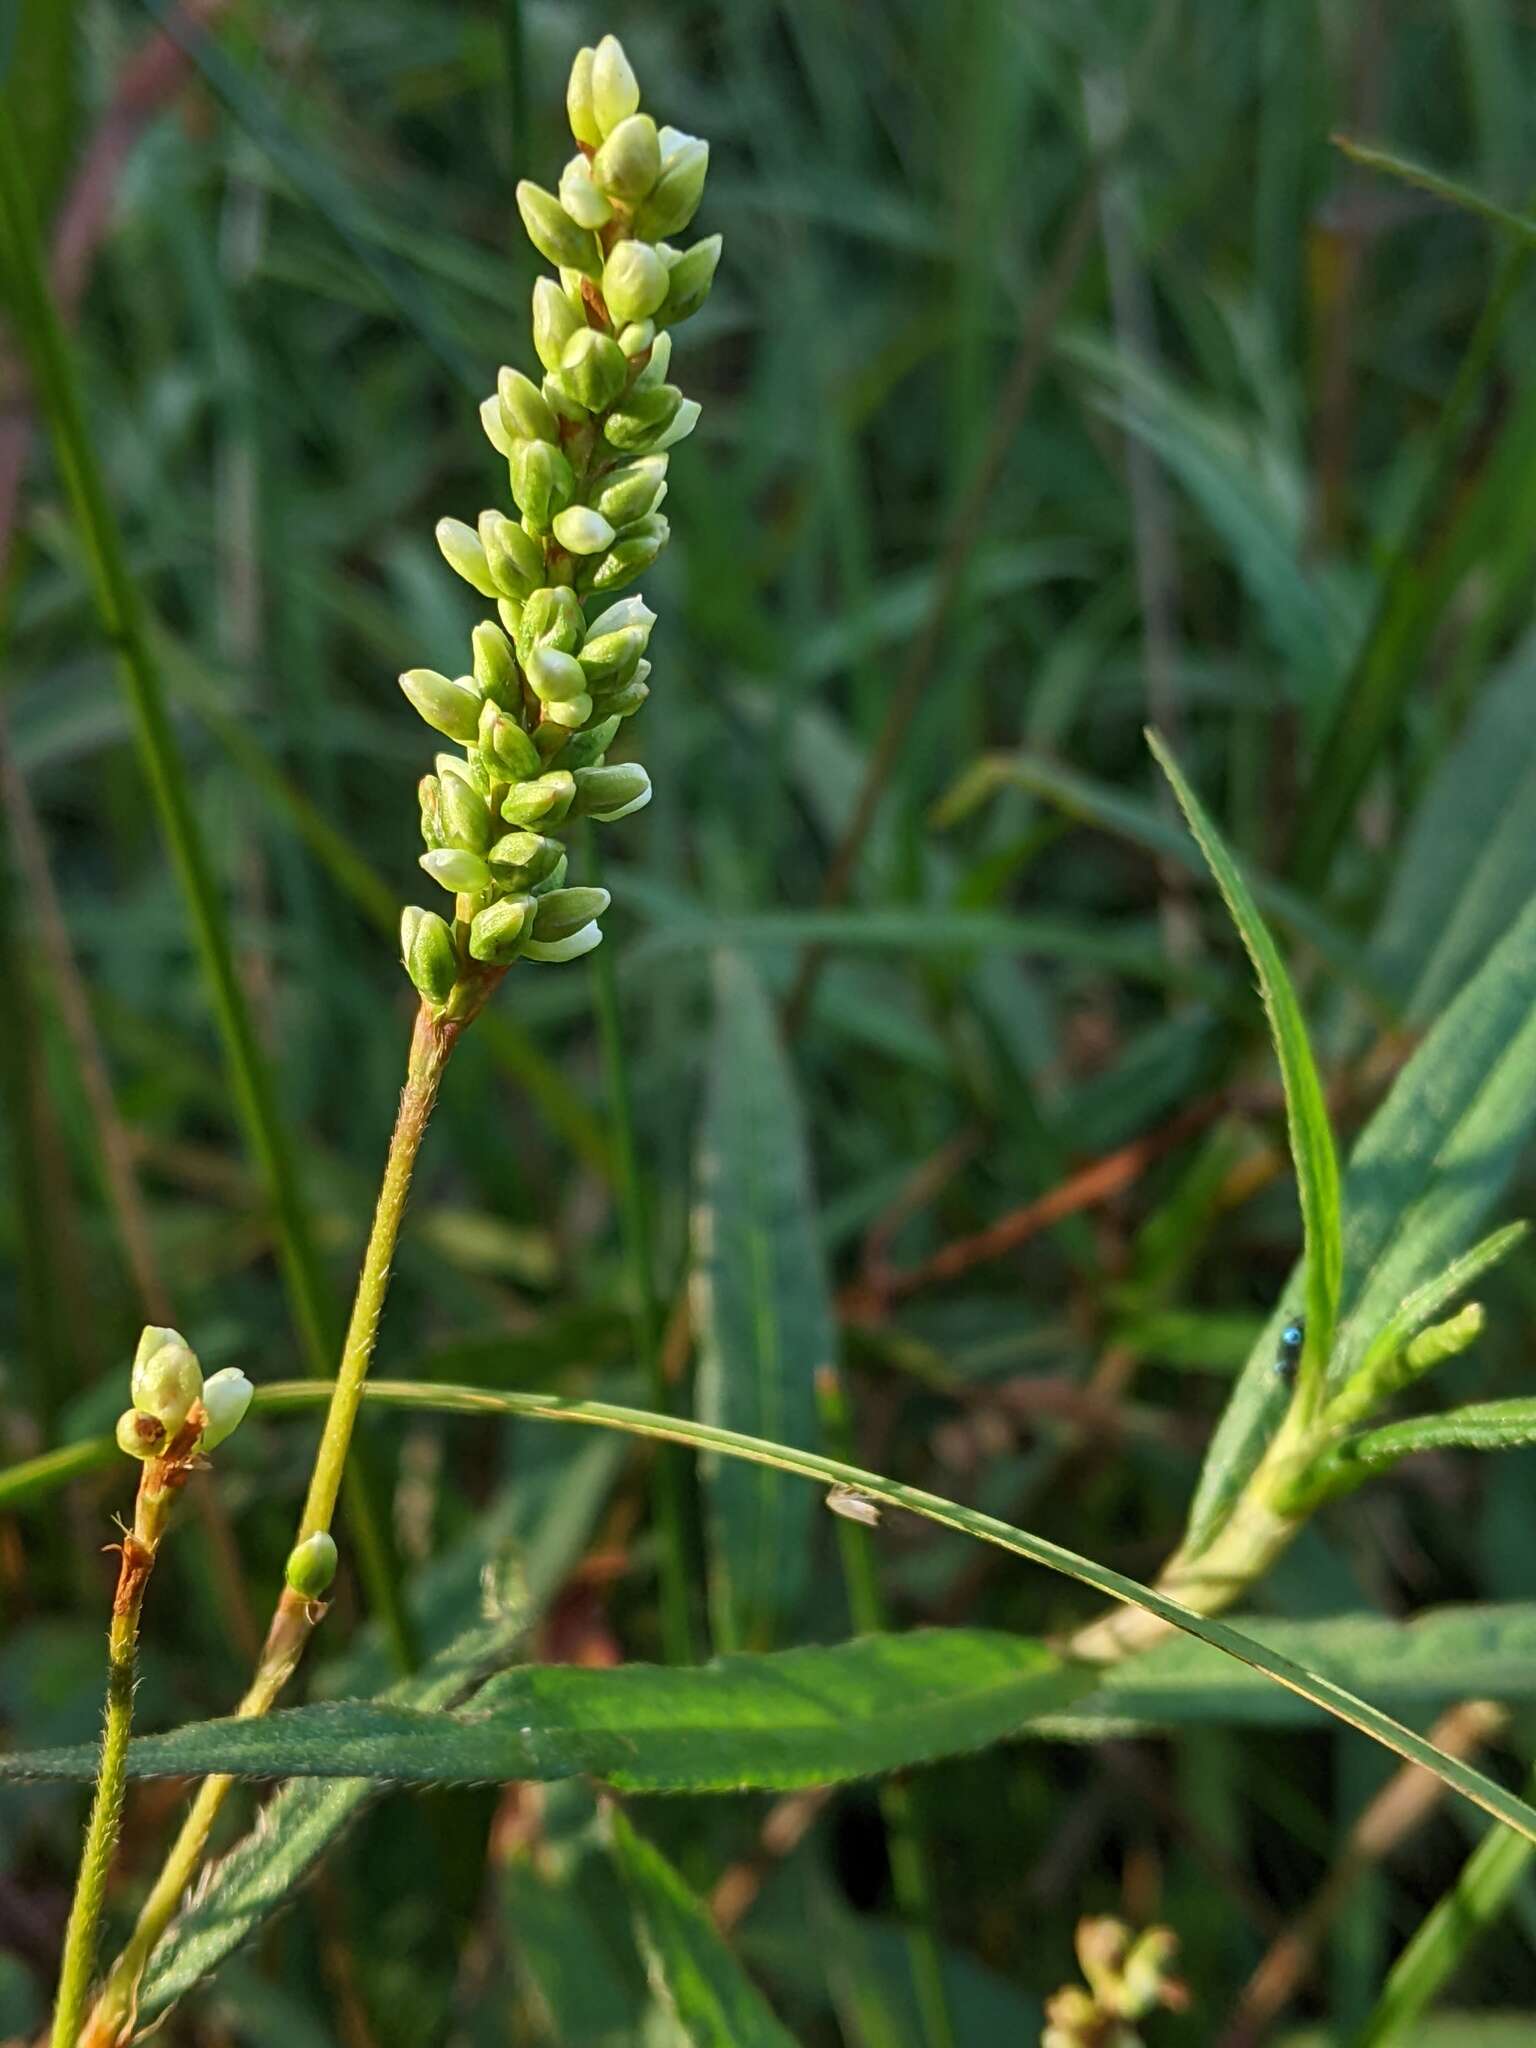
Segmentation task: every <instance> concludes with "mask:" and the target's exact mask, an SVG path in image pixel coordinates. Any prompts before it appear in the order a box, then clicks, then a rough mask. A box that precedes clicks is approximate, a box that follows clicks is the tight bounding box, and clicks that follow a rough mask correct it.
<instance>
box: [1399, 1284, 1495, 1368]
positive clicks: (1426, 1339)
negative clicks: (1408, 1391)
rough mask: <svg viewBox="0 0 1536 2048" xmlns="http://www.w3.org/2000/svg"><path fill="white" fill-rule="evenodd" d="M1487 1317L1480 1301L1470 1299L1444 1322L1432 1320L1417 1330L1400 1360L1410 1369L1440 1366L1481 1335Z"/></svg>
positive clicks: (1473, 1342)
mask: <svg viewBox="0 0 1536 2048" xmlns="http://www.w3.org/2000/svg"><path fill="white" fill-rule="evenodd" d="M1486 1320H1487V1317H1486V1315H1485V1312H1484V1309H1483V1304H1482V1303H1481V1302H1480V1301H1469V1302H1468V1303H1467V1305H1466V1307H1465V1308H1463V1309H1458V1311H1457V1312H1456V1314H1455V1315H1453V1316H1451V1317H1449V1318H1448V1319H1447V1320H1446V1321H1445V1322H1443V1323H1431V1324H1430V1326H1429V1328H1428V1329H1427V1330H1420V1332H1419V1334H1418V1335H1417V1337H1415V1338H1414V1340H1413V1342H1412V1343H1411V1344H1410V1345H1409V1346H1408V1348H1407V1350H1406V1351H1405V1352H1404V1353H1403V1363H1404V1364H1405V1365H1406V1366H1407V1367H1408V1370H1409V1371H1410V1372H1415V1373H1419V1372H1428V1371H1430V1369H1431V1368H1432V1367H1434V1366H1437V1365H1441V1364H1443V1363H1444V1361H1445V1360H1446V1359H1447V1358H1454V1357H1455V1356H1456V1355H1457V1353H1458V1352H1461V1351H1465V1350H1466V1349H1467V1347H1468V1345H1470V1344H1475V1343H1476V1342H1477V1340H1478V1338H1479V1337H1480V1336H1481V1335H1482V1334H1483V1324H1484V1322H1485V1321H1486Z"/></svg>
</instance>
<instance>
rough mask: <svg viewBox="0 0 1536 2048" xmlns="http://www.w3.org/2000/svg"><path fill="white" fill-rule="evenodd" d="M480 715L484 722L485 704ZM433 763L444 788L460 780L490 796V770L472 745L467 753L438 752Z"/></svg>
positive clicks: (483, 794)
mask: <svg viewBox="0 0 1536 2048" xmlns="http://www.w3.org/2000/svg"><path fill="white" fill-rule="evenodd" d="M480 715H481V722H482V724H483V723H484V718H485V707H484V706H483V705H482V706H481V713H480ZM432 765H433V767H434V768H435V769H436V770H437V779H438V781H439V782H441V783H442V784H443V786H444V788H446V787H447V786H448V784H449V783H450V782H453V781H455V780H457V781H459V782H467V783H468V784H469V786H470V788H471V789H478V790H479V792H480V794H481V795H482V796H489V795H490V793H491V777H490V772H489V770H488V769H487V768H486V765H485V763H484V761H482V760H481V759H480V756H479V754H478V753H477V752H476V750H475V748H474V747H470V748H469V750H468V752H467V753H465V754H438V755H436V756H435V757H434V759H433V763H432Z"/></svg>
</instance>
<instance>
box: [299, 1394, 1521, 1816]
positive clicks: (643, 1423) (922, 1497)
mask: <svg viewBox="0 0 1536 2048" xmlns="http://www.w3.org/2000/svg"><path fill="white" fill-rule="evenodd" d="M327 1392H328V1390H327V1389H326V1388H324V1387H322V1386H316V1385H314V1384H312V1383H311V1382H308V1381H303V1380H290V1381H286V1382H283V1383H282V1384H280V1385H276V1386H269V1387H268V1388H266V1389H265V1393H266V1399H267V1402H268V1404H269V1405H271V1406H274V1407H281V1406H292V1407H307V1406H313V1405H315V1404H316V1403H317V1402H318V1401H322V1400H324V1399H325V1398H326V1395H327ZM365 1398H367V1399H368V1400H371V1401H373V1402H376V1403H377V1404H379V1405H380V1406H383V1407H391V1408H402V1409H407V1410H415V1411H417V1412H428V1413H442V1414H453V1415H521V1416H526V1417H527V1418H528V1419H529V1420H536V1421H543V1422H563V1423H573V1424H575V1425H577V1426H578V1427H582V1428H588V1429H617V1430H623V1431H625V1432H627V1433H628V1434H629V1435H632V1436H638V1437H646V1438H650V1439H653V1440H656V1441H659V1442H662V1443H677V1444H686V1445H689V1446H690V1447H692V1448H693V1449H695V1450H701V1451H711V1452H716V1453H718V1454H719V1455H720V1456H722V1457H727V1458H740V1459H744V1460H745V1461H746V1462H747V1463H749V1464H756V1465H764V1466H768V1467H771V1468H772V1469H774V1470H776V1471H779V1472H790V1473H796V1474H798V1475H799V1476H800V1477H802V1478H805V1479H810V1480H814V1481H815V1482H816V1483H817V1484H818V1485H823V1486H845V1487H851V1488H852V1489H853V1490H854V1491H855V1492H856V1493H863V1494H868V1495H869V1496H870V1497H871V1498H872V1499H874V1500H876V1501H878V1502H880V1503H881V1504H882V1505H883V1506H885V1507H891V1508H905V1509H906V1510H907V1511H908V1513H909V1514H915V1515H922V1516H923V1517H924V1518H925V1519H926V1520H928V1521H930V1522H936V1523H938V1525H939V1526H940V1527H941V1528H946V1529H953V1530H955V1531H957V1532H958V1533H959V1534H960V1535H962V1536H971V1537H974V1538H975V1539H976V1540H977V1541H978V1542H982V1543H990V1544H993V1545H995V1546H996V1547H997V1548H998V1549H999V1550H1007V1551H1010V1552H1012V1554H1013V1555H1014V1556H1016V1557H1022V1558H1025V1559H1027V1560H1028V1561H1029V1562H1030V1563H1031V1564H1038V1565H1043V1566H1044V1567H1045V1568H1046V1569H1047V1570H1048V1571H1054V1572H1060V1573H1061V1574H1062V1575H1063V1576H1064V1577H1066V1578H1069V1579H1076V1580H1077V1581H1078V1583H1079V1584H1080V1585H1084V1586H1087V1587H1089V1588H1090V1589H1091V1590H1092V1591H1094V1592H1096V1593H1100V1594H1102V1595H1104V1596H1105V1597H1106V1598H1108V1599H1111V1600H1119V1601H1122V1602H1125V1603H1127V1604H1128V1605H1130V1606H1133V1607H1141V1608H1144V1609H1145V1610H1146V1612H1147V1613H1149V1614H1154V1615H1156V1616H1157V1617H1158V1619H1159V1620H1161V1621H1165V1622H1168V1623H1169V1624H1170V1625H1171V1626H1172V1627H1174V1628H1177V1629H1182V1630H1183V1631H1184V1632H1185V1634H1187V1635H1191V1636H1195V1637H1197V1638H1198V1639H1199V1640H1200V1641H1201V1642H1203V1643H1209V1644H1211V1645H1212V1647H1213V1648H1215V1649H1218V1650H1221V1651H1223V1652H1225V1654H1226V1655H1227V1656H1229V1657H1235V1658H1236V1659H1237V1660H1238V1662H1239V1663H1241V1664H1247V1665H1249V1666H1250V1667H1251V1668H1252V1669H1253V1670H1255V1671H1262V1672H1263V1673H1264V1674H1265V1676H1266V1677H1268V1678H1271V1679H1273V1680H1274V1681H1275V1682H1276V1683H1277V1684H1279V1685H1283V1686H1286V1687H1288V1688H1289V1690H1290V1691H1292V1692H1294V1693H1295V1694H1296V1695H1297V1696H1298V1697H1299V1698H1301V1699H1304V1700H1309V1701H1310V1702H1311V1703H1312V1705H1313V1706H1316V1707H1321V1708H1322V1709H1323V1710H1324V1711H1325V1712H1326V1713H1329V1714H1332V1715H1333V1716H1334V1717H1335V1718H1336V1719H1337V1720H1340V1721H1343V1722H1345V1723H1346V1724H1347V1725H1348V1726H1349V1727H1351V1728H1355V1729H1358V1730H1359V1732H1360V1733H1361V1734H1362V1735H1368V1736H1370V1737H1371V1739H1372V1740H1373V1741H1375V1742H1379V1743H1381V1744H1382V1745H1383V1747H1384V1748H1387V1749H1390V1750H1392V1751H1393V1752H1394V1754H1396V1755H1397V1756H1400V1757H1402V1758H1404V1760H1405V1761H1406V1762H1408V1763H1413V1764H1418V1765H1420V1766H1421V1767H1422V1768H1423V1769H1425V1770H1427V1771H1432V1772H1433V1773H1434V1775H1435V1776H1436V1777H1437V1778H1439V1779H1440V1780H1441V1781H1442V1782H1443V1783H1444V1784H1446V1785H1449V1786H1450V1788H1451V1790H1452V1791H1454V1792H1459V1793H1460V1794H1461V1795H1462V1797H1463V1798H1465V1799H1469V1800H1470V1801H1471V1802H1472V1804H1473V1805H1474V1806H1480V1807H1482V1808H1483V1810H1484V1812H1486V1813H1491V1814H1492V1815H1493V1816H1494V1818H1495V1819H1496V1820H1501V1821H1503V1822H1504V1823H1505V1824H1506V1825H1507V1826H1508V1827H1512V1828H1514V1829H1515V1831H1516V1832H1517V1833H1518V1834H1521V1835H1523V1836H1525V1837H1526V1838H1527V1839H1528V1840H1530V1841H1532V1842H1536V1808H1533V1807H1531V1806H1528V1805H1527V1804H1526V1802H1525V1801H1524V1800H1523V1799H1517V1798H1516V1797H1515V1796H1514V1795H1513V1794H1512V1793H1509V1792H1506V1791H1505V1790H1504V1789H1503V1787H1502V1786H1500V1785H1496V1784H1494V1782H1493V1781H1492V1779H1490V1778H1487V1777H1485V1776H1484V1775H1483V1774H1482V1772H1480V1771H1475V1770H1472V1769H1471V1768H1470V1767H1469V1766H1468V1765H1466V1764H1463V1763H1461V1762H1459V1761H1458V1760H1457V1759H1455V1758H1454V1757H1449V1756H1446V1755H1444V1754H1443V1753H1442V1752H1441V1751H1440V1750H1438V1749H1436V1748H1435V1747H1434V1745H1433V1744H1432V1743H1428V1742H1426V1741H1425V1740H1424V1739H1423V1737H1422V1736H1419V1735H1416V1734H1415V1733H1414V1732H1413V1730H1412V1729H1411V1728H1405V1727H1404V1726H1403V1725H1402V1724H1401V1722H1398V1721H1395V1720H1393V1718H1392V1717H1391V1715H1390V1714H1384V1713H1382V1712H1381V1711H1380V1709H1379V1708H1377V1707H1373V1706H1372V1705H1371V1704H1370V1703H1369V1702H1368V1701H1366V1700H1362V1699H1359V1698H1357V1697H1356V1696H1355V1695H1354V1694H1353V1693H1352V1692H1350V1691H1348V1690H1347V1689H1346V1688H1345V1687H1343V1686H1341V1685H1338V1684H1336V1683H1335V1682H1334V1681H1333V1680H1332V1679H1329V1678H1325V1677H1323V1676H1321V1675H1320V1674H1319V1673H1318V1672H1315V1671H1308V1670H1306V1669H1304V1668H1303V1667H1302V1666H1301V1665H1299V1664H1295V1663H1293V1662H1292V1661H1291V1660H1290V1659H1289V1658H1288V1657H1284V1656H1281V1655H1279V1654H1278V1653H1277V1652H1275V1651H1273V1650H1270V1649H1268V1648H1266V1647H1265V1645H1264V1644H1262V1643H1259V1642H1255V1641H1254V1640H1253V1638H1252V1637H1250V1636H1245V1635H1243V1634H1241V1633H1240V1632H1239V1631H1238V1630H1237V1629H1235V1628H1232V1627H1230V1626H1229V1625H1228V1624H1227V1623H1226V1622H1222V1621H1216V1620H1213V1619H1212V1618H1211V1617H1209V1616H1208V1615H1203V1614H1196V1613H1194V1612H1193V1611H1192V1610H1191V1609H1190V1608H1187V1607H1184V1606H1181V1605H1180V1603H1179V1602H1178V1601H1177V1600H1170V1599H1169V1598H1168V1597H1167V1595H1166V1594H1164V1593H1160V1592H1158V1591H1157V1589H1156V1588H1155V1587H1152V1586H1143V1585H1140V1584H1139V1583H1138V1582H1137V1581H1136V1580H1135V1579H1128V1578H1126V1577H1125V1576H1124V1574H1123V1573H1121V1572H1117V1571H1112V1570H1111V1569H1110V1568H1109V1567H1108V1566H1107V1565H1101V1564H1096V1563H1094V1561H1093V1560H1092V1559H1091V1558H1086V1557H1082V1556H1080V1555H1079V1554H1078V1553H1077V1552H1076V1551H1075V1550H1068V1549H1067V1548H1066V1547H1065V1546H1064V1545H1062V1544H1059V1543H1052V1542H1051V1541H1050V1540H1049V1539H1048V1538H1046V1537H1044V1536H1036V1535H1033V1534H1032V1533H1031V1532H1030V1531H1028V1530H1025V1529H1015V1528H1013V1527H1011V1526H1010V1524H1009V1523H1007V1522H1002V1521H999V1520H998V1519H997V1517H996V1516H994V1515H985V1514H982V1513H981V1512H980V1511H979V1510H978V1509H976V1508H968V1507H962V1506H960V1505H959V1504H958V1503H957V1502H955V1501H950V1500H945V1499H944V1498H943V1496H942V1495H940V1494H936V1493H928V1492H926V1491H924V1489H923V1488H921V1487H916V1486H907V1485H905V1484H903V1483H902V1482H901V1481H900V1480H895V1479H886V1478H884V1477H883V1476H882V1475H881V1474H880V1473H878V1472H865V1471H863V1470H861V1468H860V1467H859V1466H857V1465H849V1464H845V1463H844V1462H843V1461H842V1460H841V1459H839V1458H828V1457H824V1456H822V1455H821V1454H820V1453H819V1452H816V1451H805V1450H797V1449H795V1448H794V1447H793V1446H792V1445H789V1444H775V1443H766V1442H764V1441H762V1439H760V1438H756V1437H750V1436H744V1435H741V1434H740V1433H739V1432H737V1431H734V1430H729V1429H717V1428H713V1427H711V1425H710V1424H708V1423H704V1422H692V1421H689V1420H687V1419H686V1418H684V1417H681V1416H670V1415H654V1414H651V1413H648V1412H647V1411H646V1410H645V1409H643V1408H626V1407H622V1406H620V1405H619V1404H617V1403H615V1402H611V1401H576V1400H567V1399H564V1398H563V1397H562V1396H560V1395H557V1394H520V1393H501V1392H496V1393H492V1392H488V1391H486V1390H484V1389H482V1388H479V1387H452V1386H438V1385H435V1384H432V1383H418V1382H415V1381H408V1380H374V1381H370V1382H369V1384H368V1386H367V1388H366V1390H365Z"/></svg>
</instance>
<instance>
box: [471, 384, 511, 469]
mask: <svg viewBox="0 0 1536 2048" xmlns="http://www.w3.org/2000/svg"><path fill="white" fill-rule="evenodd" d="M480 424H481V426H482V427H484V429H485V438H486V439H487V440H488V441H489V442H490V444H491V446H492V447H493V448H494V449H495V450H496V453H497V454H498V455H506V456H510V455H511V453H512V443H513V441H514V440H515V439H516V436H515V435H512V434H509V433H508V432H507V428H506V422H505V421H504V420H503V418H502V416H501V400H500V399H499V398H498V397H496V395H495V394H494V392H493V393H492V395H491V396H490V397H489V398H482V399H481V401H480Z"/></svg>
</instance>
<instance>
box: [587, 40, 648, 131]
mask: <svg viewBox="0 0 1536 2048" xmlns="http://www.w3.org/2000/svg"><path fill="white" fill-rule="evenodd" d="M577 62H578V63H579V62H580V59H579V58H578V60H577ZM575 83H576V72H575V67H574V66H572V70H571V84H572V88H573V89H574V88H575ZM585 84H586V90H587V94H588V98H589V100H590V104H591V108H592V116H593V120H594V121H595V123H596V125H597V129H598V133H597V134H596V135H595V136H594V135H581V134H578V135H577V137H576V139H577V141H578V142H585V143H589V144H590V145H591V146H592V147H593V148H595V147H596V146H597V144H598V143H599V142H601V141H602V139H603V137H604V136H605V135H611V134H612V133H613V131H614V129H615V128H617V127H618V125H619V123H620V122H621V121H625V120H628V118H629V116H630V115H631V114H632V113H633V112H634V111H635V109H636V107H638V106H639V104H640V81H639V80H638V79H637V78H636V76H635V74H634V70H633V68H632V66H631V64H630V61H629V59H628V58H627V57H626V56H625V54H624V45H623V44H622V43H621V42H620V41H619V39H618V37H617V36H604V37H603V39H602V41H601V42H600V43H599V44H598V46H597V48H596V49H595V50H594V51H593V52H592V63H591V67H590V69H589V70H588V71H587V74H586V80H585ZM571 126H572V128H573V129H574V128H575V126H576V122H575V117H574V115H573V116H572V119H571Z"/></svg>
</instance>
